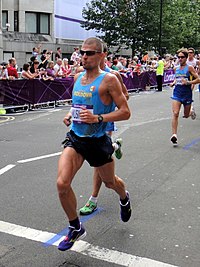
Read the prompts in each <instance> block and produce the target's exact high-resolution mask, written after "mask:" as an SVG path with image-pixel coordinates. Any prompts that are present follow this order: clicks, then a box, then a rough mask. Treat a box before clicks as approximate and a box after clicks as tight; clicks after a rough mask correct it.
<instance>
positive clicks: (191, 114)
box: [190, 109, 197, 120]
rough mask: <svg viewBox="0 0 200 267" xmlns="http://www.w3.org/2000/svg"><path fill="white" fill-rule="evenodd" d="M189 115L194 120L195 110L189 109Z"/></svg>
mask: <svg viewBox="0 0 200 267" xmlns="http://www.w3.org/2000/svg"><path fill="white" fill-rule="evenodd" d="M190 116H191V119H192V120H195V119H196V116H197V114H196V112H195V111H194V109H193V110H192V111H191V113H190Z"/></svg>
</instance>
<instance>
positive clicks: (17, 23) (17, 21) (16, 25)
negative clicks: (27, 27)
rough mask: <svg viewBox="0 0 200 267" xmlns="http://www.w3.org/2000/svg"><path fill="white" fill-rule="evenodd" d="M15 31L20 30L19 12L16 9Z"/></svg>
mask: <svg viewBox="0 0 200 267" xmlns="http://www.w3.org/2000/svg"><path fill="white" fill-rule="evenodd" d="M14 31H15V32H18V31H19V12H18V11H14Z"/></svg>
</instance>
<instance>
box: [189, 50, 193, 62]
mask: <svg viewBox="0 0 200 267" xmlns="http://www.w3.org/2000/svg"><path fill="white" fill-rule="evenodd" d="M188 57H189V59H190V60H191V59H193V58H194V52H193V51H191V50H189V51H188Z"/></svg>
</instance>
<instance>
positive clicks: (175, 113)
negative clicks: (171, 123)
mask: <svg viewBox="0 0 200 267" xmlns="http://www.w3.org/2000/svg"><path fill="white" fill-rule="evenodd" d="M173 115H174V117H176V118H178V116H179V111H175V110H173Z"/></svg>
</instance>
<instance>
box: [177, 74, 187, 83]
mask: <svg viewBox="0 0 200 267" xmlns="http://www.w3.org/2000/svg"><path fill="white" fill-rule="evenodd" d="M182 79H184V80H187V81H188V78H186V77H184V76H180V77H177V78H176V84H178V85H183V84H182Z"/></svg>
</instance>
